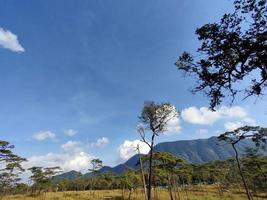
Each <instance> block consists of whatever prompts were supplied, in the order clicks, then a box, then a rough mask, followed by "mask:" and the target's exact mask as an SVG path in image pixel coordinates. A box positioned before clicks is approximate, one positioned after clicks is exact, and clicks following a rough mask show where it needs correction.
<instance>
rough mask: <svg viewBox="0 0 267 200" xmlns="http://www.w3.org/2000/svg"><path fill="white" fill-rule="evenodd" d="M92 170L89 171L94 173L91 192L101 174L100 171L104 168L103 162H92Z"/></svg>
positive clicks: (94, 160) (96, 159)
mask: <svg viewBox="0 0 267 200" xmlns="http://www.w3.org/2000/svg"><path fill="white" fill-rule="evenodd" d="M91 165H92V168H90V169H89V171H90V172H91V173H92V177H91V190H92V189H93V185H94V184H95V179H96V177H97V176H98V174H99V170H100V169H101V168H102V167H103V161H102V160H100V159H98V158H95V159H93V160H91Z"/></svg>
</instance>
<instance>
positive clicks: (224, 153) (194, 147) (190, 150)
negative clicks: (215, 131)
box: [154, 137, 254, 164]
mask: <svg viewBox="0 0 267 200" xmlns="http://www.w3.org/2000/svg"><path fill="white" fill-rule="evenodd" d="M246 147H254V143H253V142H251V141H250V140H244V141H242V142H240V143H238V145H237V149H238V151H239V153H240V154H243V153H244V150H245V148H246ZM154 150H155V151H165V152H169V153H172V154H174V155H176V156H178V157H181V158H183V159H185V160H186V161H187V162H189V163H194V164H200V163H204V162H209V161H213V160H226V159H227V158H230V157H233V156H234V151H233V149H232V147H231V145H229V144H225V143H224V142H220V141H219V140H218V139H217V137H211V138H208V139H197V140H181V141H176V142H163V143H159V144H157V145H156V146H155V148H154Z"/></svg>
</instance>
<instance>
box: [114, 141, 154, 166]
mask: <svg viewBox="0 0 267 200" xmlns="http://www.w3.org/2000/svg"><path fill="white" fill-rule="evenodd" d="M137 145H139V149H140V153H141V154H147V153H148V152H149V150H150V148H149V146H148V145H147V144H145V143H144V142H141V141H140V140H133V141H130V140H125V141H124V142H123V144H121V145H120V146H119V155H120V160H121V161H126V160H128V159H129V158H131V157H132V156H134V155H135V154H137V153H138V152H137Z"/></svg>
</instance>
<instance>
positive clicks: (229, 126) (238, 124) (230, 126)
mask: <svg viewBox="0 0 267 200" xmlns="http://www.w3.org/2000/svg"><path fill="white" fill-rule="evenodd" d="M241 126H243V123H242V122H226V123H225V124H224V128H225V129H226V130H227V131H233V130H235V129H237V128H240V127H241Z"/></svg>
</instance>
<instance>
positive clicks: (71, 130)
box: [64, 129, 78, 136]
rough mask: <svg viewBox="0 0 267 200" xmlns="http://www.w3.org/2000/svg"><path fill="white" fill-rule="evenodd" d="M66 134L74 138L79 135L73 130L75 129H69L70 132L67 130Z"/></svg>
mask: <svg viewBox="0 0 267 200" xmlns="http://www.w3.org/2000/svg"><path fill="white" fill-rule="evenodd" d="M64 133H65V134H66V135H68V136H74V135H77V133H78V131H76V130H73V129H68V130H65V131H64Z"/></svg>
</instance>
